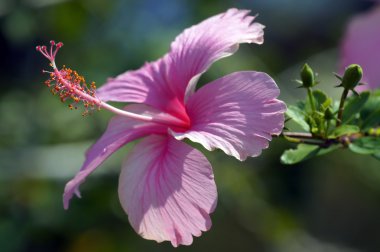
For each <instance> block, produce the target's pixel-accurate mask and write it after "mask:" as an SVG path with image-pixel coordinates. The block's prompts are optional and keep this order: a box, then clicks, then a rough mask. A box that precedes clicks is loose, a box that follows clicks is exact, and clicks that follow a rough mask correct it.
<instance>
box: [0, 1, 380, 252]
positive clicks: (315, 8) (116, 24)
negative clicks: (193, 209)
mask: <svg viewBox="0 0 380 252" xmlns="http://www.w3.org/2000/svg"><path fill="white" fill-rule="evenodd" d="M230 7H239V8H246V9H251V10H252V11H253V13H256V12H257V13H260V16H259V17H258V21H259V22H261V23H263V24H265V25H266V27H267V28H266V30H265V31H266V35H265V43H264V45H262V46H250V45H243V46H241V48H240V50H239V51H238V53H237V54H235V55H234V56H232V57H230V58H227V59H223V60H222V61H220V62H217V63H216V64H215V65H214V66H213V67H212V68H211V69H210V71H209V72H208V73H207V74H205V75H204V76H202V78H201V80H200V83H201V84H203V83H206V82H207V81H209V80H212V79H215V78H217V77H220V76H222V75H224V74H227V73H230V72H233V71H238V70H258V71H265V72H268V73H269V74H270V75H272V76H274V78H275V79H276V80H277V82H278V84H279V86H280V88H281V90H282V94H281V98H282V99H284V100H286V101H287V102H288V103H289V104H294V101H295V99H296V98H299V97H303V95H304V93H303V92H302V90H296V89H294V87H295V85H294V83H293V82H292V80H293V79H295V78H296V77H297V76H298V69H299V68H300V65H301V64H302V63H304V62H306V61H307V62H310V64H311V65H313V66H314V67H313V68H314V70H315V71H316V72H318V74H319V75H318V79H319V80H321V82H322V83H325V84H324V85H325V86H324V87H323V89H324V90H330V91H331V90H333V86H334V85H336V81H335V80H334V79H333V78H332V77H330V76H331V73H330V72H331V71H332V70H334V69H335V64H336V63H335V62H336V61H337V57H338V53H337V47H338V46H339V42H340V39H341V36H342V34H343V32H344V29H345V24H346V23H347V22H348V20H349V19H350V18H352V17H353V16H354V15H356V14H357V13H360V12H363V11H366V10H367V9H369V8H370V7H371V2H367V1H358V0H336V1H334V2H333V3H332V2H331V1H328V0H320V1H312V0H306V1H295V0H283V1H282V0H257V1H251V0H237V1H235V0H234V1H232V0H227V1H217V0H193V1H175V0H163V1H154V0H139V1H137V0H77V1H67V0H1V1H0V51H1V53H0V55H1V60H0V78H1V86H2V89H1V90H0V251H1V252H8V251H9V252H11V251H12V252H13V251H20V252H24V251H28V252H29V251H33V252H34V251H38V252H44V251H49V252H51V251H64V252H77V251H94V252H98V251H99V252H100V251H174V249H173V248H172V247H171V246H170V244H168V243H163V244H156V243H155V242H152V241H146V240H144V239H142V238H140V237H139V236H138V235H137V234H135V232H134V231H133V230H132V228H131V226H130V225H129V223H128V220H127V216H126V215H125V214H124V212H123V211H122V209H121V207H120V204H119V201H118V197H117V181H118V171H119V166H120V163H121V160H122V158H123V157H124V156H125V154H126V153H127V152H128V150H129V149H130V147H131V146H128V147H127V148H124V149H122V150H121V151H119V153H118V154H117V155H115V156H113V157H112V158H111V159H110V160H109V161H107V162H106V163H105V164H104V165H103V166H102V167H101V168H100V169H99V171H97V172H95V174H93V175H92V176H91V177H90V178H89V179H88V181H87V183H85V184H84V185H83V186H82V187H81V188H82V195H83V198H82V199H81V200H77V199H76V200H74V201H73V202H72V205H71V208H70V210H68V211H64V210H63V207H62V199H61V197H62V192H63V188H64V184H65V182H66V181H68V179H69V178H70V177H72V176H74V174H75V172H76V171H77V170H78V169H79V167H80V166H81V163H82V161H83V154H84V152H85V150H86V149H87V148H88V146H90V144H91V143H92V142H93V141H94V140H95V139H96V138H97V137H99V136H100V135H101V134H102V132H103V131H104V129H105V127H106V125H107V121H108V119H109V118H110V117H111V115H110V114H108V113H107V112H99V113H94V114H93V115H92V116H89V117H86V118H82V117H81V115H80V114H81V113H80V111H69V109H67V108H66V106H64V105H62V104H61V103H60V102H59V101H58V99H56V97H52V96H51V95H50V94H49V92H48V90H47V89H45V88H44V87H43V85H42V82H43V81H44V80H45V76H43V75H42V74H40V73H41V69H44V68H45V69H46V68H47V67H48V66H47V62H46V60H45V59H43V58H42V57H41V56H40V55H39V54H37V53H36V52H35V49H34V48H35V46H36V45H38V44H46V43H47V42H48V41H49V40H50V39H55V40H57V41H63V42H64V43H65V47H64V48H63V50H62V51H61V52H60V55H59V57H58V62H57V63H58V64H59V65H62V64H66V65H67V66H70V67H71V68H73V69H76V70H78V72H79V73H80V74H82V75H84V76H85V77H86V79H87V80H88V81H91V80H94V81H96V82H97V84H98V85H101V84H102V83H103V82H104V81H105V80H106V79H107V78H108V77H110V76H115V75H117V74H119V73H121V72H123V71H125V70H127V69H136V68H138V67H139V66H141V65H142V64H143V63H144V62H145V61H151V60H155V59H156V58H157V57H160V56H161V55H163V54H164V53H165V52H166V51H167V49H168V48H169V43H170V41H172V40H173V39H174V37H175V36H176V35H177V34H178V33H180V32H181V31H182V30H183V29H184V28H186V27H188V26H191V25H193V24H195V23H197V22H199V21H201V20H203V19H205V18H207V17H208V16H210V15H213V14H216V13H219V12H222V11H224V10H226V9H228V8H230ZM330 91H329V92H328V93H329V94H336V93H334V92H335V91H331V92H330ZM335 98H336V97H335ZM285 148H289V145H288V143H285V142H284V141H282V140H279V139H275V140H274V141H273V142H272V143H271V145H270V150H266V151H264V153H263V155H262V156H260V157H258V158H255V159H249V160H248V161H246V162H244V163H241V162H238V161H236V160H234V159H233V158H230V157H227V156H226V155H224V154H223V153H221V152H219V151H215V152H211V153H206V152H205V154H206V155H207V157H208V158H209V159H210V161H211V163H212V164H213V167H214V171H215V176H216V182H217V185H218V191H219V202H218V207H217V209H216V212H215V213H214V214H213V215H212V220H213V227H212V229H211V230H210V231H209V232H207V233H205V234H203V235H202V236H201V237H200V238H196V239H195V240H194V243H193V245H192V246H190V247H180V248H178V249H176V251H260V252H265V251H275V252H277V251H278V252H288V251H289V252H298V251H299V252H305V251H307V252H309V251H327V252H353V251H368V252H370V251H371V252H372V251H373V252H374V251H380V240H379V239H378V238H379V237H380V218H379V212H380V170H379V167H378V166H379V165H378V163H377V161H376V160H374V159H373V160H372V159H369V158H368V157H366V156H359V155H353V154H350V153H348V152H347V151H337V152H334V153H333V154H330V155H326V156H323V157H320V158H315V159H313V160H311V161H306V162H304V163H301V164H297V165H295V166H291V167H289V166H283V165H282V164H280V160H279V157H280V155H281V152H282V151H283V150H284V149H285ZM199 149H201V150H202V151H204V150H203V149H202V148H199Z"/></svg>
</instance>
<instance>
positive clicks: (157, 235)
mask: <svg viewBox="0 0 380 252" xmlns="http://www.w3.org/2000/svg"><path fill="white" fill-rule="evenodd" d="M248 13H249V11H246V10H237V9H230V10H228V11H227V12H225V13H222V14H219V15H216V16H213V17H211V18H209V19H207V20H205V21H203V22H201V23H200V24H198V25H195V26H193V27H190V28H189V29H186V30H185V31H184V32H183V33H182V34H180V35H179V36H178V37H177V38H176V39H175V41H174V42H173V43H172V44H171V48H170V51H169V52H168V53H167V54H166V55H164V56H163V57H162V58H161V59H159V60H157V61H155V62H151V63H147V64H145V65H144V66H143V67H142V68H141V69H139V70H136V71H127V72H125V73H123V74H121V75H119V76H117V77H116V78H114V79H110V80H109V81H108V82H107V83H106V84H105V85H104V86H102V87H101V88H100V89H99V90H98V91H95V90H94V88H87V87H84V86H85V85H83V78H81V77H80V76H79V77H78V75H77V74H76V72H74V73H73V71H71V70H70V69H67V68H63V69H61V70H58V69H57V68H56V67H55V63H54V57H55V54H56V51H57V50H54V51H53V49H54V48H53V47H54V45H55V43H54V42H52V45H53V46H52V48H53V49H51V50H50V53H49V52H48V51H47V50H46V47H38V48H37V49H38V50H39V51H41V52H42V53H43V54H44V55H45V56H46V57H47V58H48V59H49V60H50V61H51V63H52V66H53V68H54V72H53V73H51V77H52V79H53V80H54V81H55V82H56V84H55V86H54V87H53V89H54V90H58V91H57V92H59V94H60V96H61V98H62V99H66V97H71V98H73V100H74V101H75V102H77V101H78V100H82V101H83V102H84V103H85V107H101V108H105V109H108V110H110V111H112V112H114V113H116V114H117V116H115V117H114V118H113V119H112V120H111V121H110V123H109V125H108V128H107V130H106V132H105V133H104V134H103V136H102V137H101V138H100V139H99V140H98V141H97V142H96V143H95V144H94V145H93V146H92V147H91V148H90V149H89V150H88V151H87V153H86V160H85V162H84V164H83V166H82V168H81V169H80V171H79V172H78V174H76V176H75V177H74V178H73V179H72V180H71V181H70V182H68V183H67V185H66V188H65V192H64V195H63V200H64V207H65V208H66V209H67V208H68V206H69V201H70V199H71V198H72V196H73V195H74V194H76V195H77V196H80V195H79V190H78V187H79V185H80V184H81V183H83V182H84V180H85V178H86V177H87V176H88V175H89V174H90V173H92V172H93V171H94V170H95V169H96V168H97V167H98V166H99V165H100V164H101V163H103V161H105V160H106V159H107V158H108V157H109V156H110V155H111V154H112V153H114V152H115V151H116V150H118V149H119V148H121V147H122V146H123V145H125V144H127V143H129V142H131V141H133V140H135V139H138V138H142V137H144V139H143V140H142V141H140V142H139V143H138V144H137V145H136V146H135V147H134V149H133V150H132V151H131V152H130V153H129V154H128V157H127V158H126V161H125V162H124V163H123V165H122V171H121V174H120V179H119V198H120V202H121V205H122V207H123V209H124V210H125V212H126V213H127V214H128V217H129V221H130V223H131V225H132V227H133V228H134V229H135V231H136V232H137V233H138V234H140V235H141V236H142V237H144V238H146V239H151V240H156V241H157V242H162V241H171V243H172V245H173V246H178V245H179V244H184V245H189V244H191V243H192V241H193V236H200V235H201V233H202V231H206V230H208V229H209V228H210V227H211V220H210V216H209V214H210V213H211V212H213V211H214V209H215V206H216V202H217V190H216V185H215V181H214V176H213V171H212V167H211V165H210V163H209V162H208V161H207V159H206V157H205V156H204V155H203V154H202V153H201V152H200V151H198V150H196V149H194V148H193V147H191V146H189V145H187V144H186V143H184V142H182V141H179V140H182V139H184V138H188V139H190V140H191V141H193V142H197V143H200V144H201V145H203V146H204V147H205V148H206V149H207V150H213V149H216V148H218V149H221V150H223V151H224V152H225V153H226V154H228V155H231V156H234V157H235V158H237V159H239V160H245V159H246V158H247V157H249V156H258V155H259V154H260V153H261V151H262V149H265V148H267V147H268V142H269V141H270V140H271V139H272V135H279V134H280V133H281V131H282V128H283V125H284V112H285V110H286V106H285V104H284V103H283V102H282V101H280V100H278V99H277V97H278V95H279V93H280V91H279V89H278V87H277V85H276V84H275V82H274V81H273V80H272V79H271V78H270V77H269V76H268V75H267V74H265V73H260V72H253V71H246V72H236V73H232V74H229V75H227V76H225V77H222V78H220V79H217V80H215V81H213V82H211V83H209V84H207V85H205V86H204V87H201V88H200V89H199V90H197V91H195V86H196V83H197V80H198V79H199V77H200V75H201V74H202V73H204V72H205V71H206V70H207V69H208V68H209V67H210V66H211V64H212V63H213V62H215V61H217V60H218V59H221V58H223V57H227V56H230V55H232V54H233V53H234V52H236V51H237V49H238V45H239V43H257V44H261V43H263V28H264V26H262V25H261V24H259V23H253V20H254V18H255V17H253V16H249V15H248ZM60 46H61V45H60ZM60 46H58V47H60ZM48 85H49V86H50V85H51V83H50V82H49V83H48ZM54 92H55V91H54ZM107 101H117V102H126V103H135V104H132V105H127V106H125V107H124V109H123V110H119V109H116V108H114V107H112V106H110V105H109V104H107V103H106V102H107Z"/></svg>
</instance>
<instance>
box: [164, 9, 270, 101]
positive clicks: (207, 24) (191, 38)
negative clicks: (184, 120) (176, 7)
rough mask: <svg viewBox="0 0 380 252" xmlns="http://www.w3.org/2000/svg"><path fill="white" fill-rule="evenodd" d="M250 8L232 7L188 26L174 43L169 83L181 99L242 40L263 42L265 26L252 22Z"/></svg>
mask: <svg viewBox="0 0 380 252" xmlns="http://www.w3.org/2000/svg"><path fill="white" fill-rule="evenodd" d="M249 12H250V11H248V10H238V9H229V10H227V11H226V12H225V13H221V14H219V15H216V16H213V17H211V18H208V19H206V20H204V21H203V22H201V23H199V24H197V25H194V26H192V27H190V28H188V29H186V30H185V31H184V32H183V33H182V34H180V35H179V36H178V37H177V38H176V39H175V41H174V42H173V43H172V44H171V50H170V52H169V55H170V57H171V60H172V62H171V64H170V65H169V80H170V81H169V83H170V84H172V85H174V86H173V87H172V89H173V91H174V92H175V94H176V96H177V97H179V99H180V100H184V99H185V100H186V99H187V97H188V96H189V95H191V94H192V93H193V92H194V90H195V85H196V82H197V80H198V78H199V76H200V75H201V74H202V73H204V72H205V71H206V70H207V69H208V68H209V67H210V66H211V64H212V63H214V62H215V61H217V60H218V59H221V58H223V57H227V56H230V55H232V54H233V53H235V52H236V51H237V49H238V47H239V44H240V43H256V44H262V43H263V42H264V39H263V36H264V31H263V29H264V26H263V25H261V24H259V23H253V20H254V19H255V17H254V16H249V15H248V14H249ZM185 92H186V94H185Z"/></svg>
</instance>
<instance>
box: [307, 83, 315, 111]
mask: <svg viewBox="0 0 380 252" xmlns="http://www.w3.org/2000/svg"><path fill="white" fill-rule="evenodd" d="M307 95H308V96H309V100H310V106H311V110H312V111H313V112H315V110H316V108H315V101H314V96H313V93H312V90H311V88H307Z"/></svg>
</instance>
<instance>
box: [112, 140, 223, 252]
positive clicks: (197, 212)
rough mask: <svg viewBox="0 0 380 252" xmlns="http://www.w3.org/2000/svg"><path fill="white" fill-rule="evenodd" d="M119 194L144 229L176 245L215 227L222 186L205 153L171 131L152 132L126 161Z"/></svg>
mask: <svg viewBox="0 0 380 252" xmlns="http://www.w3.org/2000/svg"><path fill="white" fill-rule="evenodd" d="M119 198H120V202H121V204H122V206H123V209H124V210H125V211H126V213H127V214H128V217H129V221H130V223H131V225H132V227H133V228H134V229H135V231H136V232H137V233H138V234H140V235H141V236H142V237H144V238H146V239H150V240H156V241H157V242H162V241H171V243H172V245H173V246H175V247H176V246H178V245H179V244H183V245H190V244H191V243H192V241H193V237H192V236H193V235H194V236H200V235H201V234H202V232H201V231H206V230H208V229H209V228H210V227H211V220H210V216H209V214H210V213H211V212H213V211H214V209H215V206H216V200H217V191H216V186H215V182H214V176H213V172H212V168H211V165H210V163H209V162H208V161H207V159H206V157H205V156H204V155H203V154H202V153H201V152H199V151H198V150H196V149H194V148H192V147H190V146H188V145H187V144H185V143H183V142H180V141H177V140H175V139H174V138H172V137H171V136H166V137H165V136H149V137H147V138H145V139H144V140H142V141H141V142H140V143H139V144H137V145H136V146H135V147H134V149H133V150H132V152H130V153H129V155H128V157H127V158H126V161H125V162H124V164H123V169H122V171H121V174H120V180H119Z"/></svg>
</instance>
